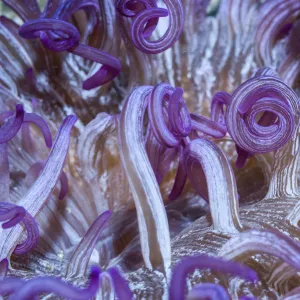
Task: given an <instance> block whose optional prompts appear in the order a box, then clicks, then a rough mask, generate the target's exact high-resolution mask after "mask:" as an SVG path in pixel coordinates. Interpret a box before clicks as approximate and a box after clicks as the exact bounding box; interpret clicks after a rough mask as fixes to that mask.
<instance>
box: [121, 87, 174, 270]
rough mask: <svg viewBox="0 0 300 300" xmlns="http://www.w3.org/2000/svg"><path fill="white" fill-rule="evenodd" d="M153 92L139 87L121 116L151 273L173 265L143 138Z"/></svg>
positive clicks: (123, 157) (124, 154)
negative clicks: (144, 121) (146, 115)
mask: <svg viewBox="0 0 300 300" xmlns="http://www.w3.org/2000/svg"><path fill="white" fill-rule="evenodd" d="M152 89H153V88H152V87H149V86H143V87H139V88H137V89H135V90H134V91H133V92H132V93H131V95H130V96H129V97H128V99H127V101H126V103H125V105H124V108H123V111H122V113H121V116H120V126H119V147H120V152H121V160H122V164H123V167H124V169H125V172H126V175H127V177H128V181H129V185H130V188H131V192H132V194H133V198H134V201H135V206H136V210H137V217H138V224H139V232H140V239H141V247H142V253H143V258H144V261H145V265H146V267H148V268H150V269H152V268H157V267H159V266H162V267H163V268H164V270H165V271H166V270H167V269H168V268H169V267H170V262H171V243H170V232H169V226H168V220H167V215H166V211H165V207H164V204H163V200H162V197H161V194H160V190H159V186H158V183H157V181H156V178H155V174H154V172H153V170H152V168H151V164H150V162H149V159H148V156H147V153H146V149H145V144H144V135H143V129H144V128H143V127H144V125H143V119H144V114H145V110H146V108H147V104H148V99H149V94H150V92H151V91H152Z"/></svg>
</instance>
